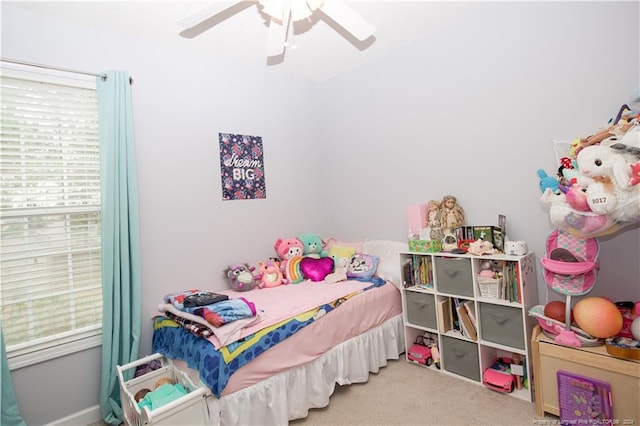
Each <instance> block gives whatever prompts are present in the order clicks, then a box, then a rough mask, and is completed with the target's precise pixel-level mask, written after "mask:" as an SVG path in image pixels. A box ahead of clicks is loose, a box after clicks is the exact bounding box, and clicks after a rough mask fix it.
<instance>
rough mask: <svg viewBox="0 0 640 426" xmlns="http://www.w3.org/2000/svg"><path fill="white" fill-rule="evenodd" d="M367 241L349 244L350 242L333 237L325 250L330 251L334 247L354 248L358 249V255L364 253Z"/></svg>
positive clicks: (325, 245)
mask: <svg viewBox="0 0 640 426" xmlns="http://www.w3.org/2000/svg"><path fill="white" fill-rule="evenodd" d="M365 241H366V240H362V241H353V242H349V241H341V240H338V239H336V238H333V237H331V238H328V239H327V240H326V241H325V243H324V249H325V250H327V251H329V250H331V247H333V246H341V247H353V248H354V249H356V253H362V245H363V244H364V242H365Z"/></svg>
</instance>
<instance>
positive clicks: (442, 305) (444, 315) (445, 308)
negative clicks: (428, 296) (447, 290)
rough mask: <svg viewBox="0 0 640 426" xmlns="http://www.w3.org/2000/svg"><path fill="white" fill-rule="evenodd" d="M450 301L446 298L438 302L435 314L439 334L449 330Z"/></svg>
mask: <svg viewBox="0 0 640 426" xmlns="http://www.w3.org/2000/svg"><path fill="white" fill-rule="evenodd" d="M449 304H450V300H449V298H448V297H446V298H444V299H442V300H438V309H437V311H436V314H437V315H438V325H439V327H440V333H446V332H447V331H449V330H451V319H450V307H449Z"/></svg>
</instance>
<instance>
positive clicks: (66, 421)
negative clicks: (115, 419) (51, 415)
mask: <svg viewBox="0 0 640 426" xmlns="http://www.w3.org/2000/svg"><path fill="white" fill-rule="evenodd" d="M100 421H102V414H101V413H100V406H99V405H94V406H93V407H89V408H86V409H84V410H82V411H78V412H77V413H73V414H71V415H69V416H67V417H64V418H62V419H59V420H56V421H54V422H51V423H49V424H48V425H47V426H71V425H74V426H75V425H77V426H86V425H91V424H93V423H98V422H100Z"/></svg>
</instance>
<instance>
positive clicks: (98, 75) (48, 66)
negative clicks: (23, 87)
mask: <svg viewBox="0 0 640 426" xmlns="http://www.w3.org/2000/svg"><path fill="white" fill-rule="evenodd" d="M0 61H2V62H8V63H11V64H17V65H28V66H30V67H36V68H45V69H49V70H54V71H63V72H70V73H74V74H84V75H92V76H94V77H100V78H102V79H103V80H106V79H107V75H106V74H96V73H94V72H88V71H78V70H72V69H69V68H61V67H54V66H51V65H43V64H36V63H33V62H26V61H19V60H17V59H9V58H0ZM129 84H133V78H131V77H129Z"/></svg>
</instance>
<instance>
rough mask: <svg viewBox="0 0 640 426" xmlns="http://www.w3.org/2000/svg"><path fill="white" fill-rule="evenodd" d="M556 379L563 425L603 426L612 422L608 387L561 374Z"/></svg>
mask: <svg viewBox="0 0 640 426" xmlns="http://www.w3.org/2000/svg"><path fill="white" fill-rule="evenodd" d="M557 377H558V406H559V408H560V423H561V424H563V425H568V424H571V425H576V424H585V425H588V424H603V420H611V419H612V416H613V409H612V408H613V407H612V406H613V404H612V402H611V385H610V384H609V383H607V382H603V381H601V380H597V379H592V378H589V377H585V376H581V375H579V374H574V373H570V372H568V371H562V370H560V371H558V372H557Z"/></svg>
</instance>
